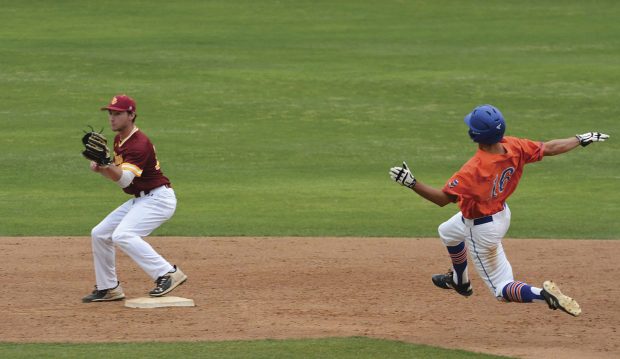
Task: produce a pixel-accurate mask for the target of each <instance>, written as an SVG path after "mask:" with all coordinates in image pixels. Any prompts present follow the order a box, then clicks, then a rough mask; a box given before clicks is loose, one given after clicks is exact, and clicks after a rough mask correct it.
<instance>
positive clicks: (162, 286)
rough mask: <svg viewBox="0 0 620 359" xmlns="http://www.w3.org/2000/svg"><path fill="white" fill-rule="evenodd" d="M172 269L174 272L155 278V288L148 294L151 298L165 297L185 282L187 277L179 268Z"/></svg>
mask: <svg viewBox="0 0 620 359" xmlns="http://www.w3.org/2000/svg"><path fill="white" fill-rule="evenodd" d="M174 269H175V271H174V272H168V273H166V274H164V275H163V276H161V277H159V278H157V280H156V281H155V285H156V286H155V288H154V289H153V290H152V291H150V292H149V295H150V296H151V297H161V296H163V295H166V294H168V293H170V292H171V291H172V290H173V289H174V288H176V287H178V286H180V285H181V284H183V283H184V282H185V281H186V280H187V276H186V275H185V273H183V272H182V271H181V269H180V268H177V266H174Z"/></svg>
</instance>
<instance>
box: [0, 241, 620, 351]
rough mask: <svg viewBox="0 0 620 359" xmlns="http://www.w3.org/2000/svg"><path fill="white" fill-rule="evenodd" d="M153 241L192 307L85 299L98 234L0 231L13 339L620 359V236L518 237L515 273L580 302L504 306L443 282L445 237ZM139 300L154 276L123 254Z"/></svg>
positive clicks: (0, 329)
mask: <svg viewBox="0 0 620 359" xmlns="http://www.w3.org/2000/svg"><path fill="white" fill-rule="evenodd" d="M149 243H151V244H152V245H153V246H154V247H155V248H156V249H157V250H158V251H159V252H160V253H161V254H163V255H164V256H165V257H166V258H167V259H169V260H171V261H172V262H174V263H176V264H178V265H179V266H180V267H181V268H182V269H183V271H184V272H185V273H186V274H187V275H188V276H189V280H188V282H187V283H186V284H184V285H183V286H181V287H179V288H178V289H176V290H175V291H174V292H173V294H174V295H176V296H181V297H187V298H191V299H193V300H194V301H195V302H196V305H197V306H196V307H193V308H157V309H130V308H126V307H124V306H123V302H122V301H121V302H110V303H90V304H83V303H81V301H80V299H81V297H82V296H84V295H86V294H88V293H89V292H90V291H91V290H92V288H93V287H92V286H93V284H94V273H93V269H92V256H91V249H90V238H85V237H49V238H48V237H46V238H43V237H36V238H31V237H19V238H18V237H9V238H0V253H2V267H1V271H0V279H1V280H2V283H3V284H4V287H3V290H2V291H0V303H1V304H0V305H1V309H2V313H3V320H2V321H0V333H1V340H2V341H4V342H136V341H204V340H232V339H263V338H273V339H283V338H318V337H343V336H369V337H375V338H385V339H396V340H402V341H406V342H412V343H420V344H428V345H433V346H439V347H444V348H458V349H465V350H471V351H477V352H485V353H493V354H502V355H509V356H514V357H520V358H540V357H546V358H551V357H554V358H560V357H561V358H617V357H619V356H620V339H619V338H620V335H619V334H618V329H619V328H618V327H620V309H618V308H620V286H618V284H617V277H618V275H617V271H618V265H617V261H618V258H620V241H601V240H532V239H518V240H517V239H507V240H505V241H504V246H505V248H506V252H507V255H508V259H509V260H510V262H511V264H512V266H513V270H514V273H515V278H516V279H518V280H523V281H526V282H528V283H530V284H533V285H537V286H540V285H541V284H542V282H543V281H544V280H546V279H552V280H554V281H555V282H556V283H558V284H559V286H560V288H561V289H562V290H563V291H564V292H565V293H566V294H568V295H570V296H573V297H574V298H575V299H577V301H578V302H579V303H580V304H581V307H582V309H583V314H582V315H581V316H580V317H577V318H573V317H571V316H569V315H567V314H565V313H562V312H560V311H551V310H549V309H548V308H547V306H546V305H545V304H543V303H534V304H515V303H500V302H497V301H496V300H495V299H494V298H493V296H492V295H491V293H490V291H489V290H488V289H487V288H486V287H485V286H484V284H483V283H482V281H481V280H480V278H478V277H477V274H475V273H474V272H473V268H470V276H471V277H472V278H473V287H474V295H473V296H472V297H469V298H464V297H461V296H459V295H457V294H455V293H454V292H452V291H448V290H441V289H438V288H435V287H434V286H433V284H432V283H431V280H430V277H431V275H432V274H433V273H440V272H444V271H446V270H447V269H448V268H449V266H450V263H449V259H448V255H447V252H446V250H445V248H444V247H443V246H442V244H441V242H440V241H439V240H438V239H415V238H283V237H281V238H256V237H242V238H230V237H227V238H216V237H208V238H190V237H153V238H149ZM117 261H118V263H117V270H118V274H119V278H120V280H121V282H122V285H123V288H124V289H125V294H126V295H127V297H128V298H135V297H141V296H145V294H146V293H147V292H148V290H150V289H152V286H153V283H152V282H151V280H150V279H149V278H148V277H147V276H146V274H145V273H144V272H142V270H141V269H140V268H138V267H137V265H136V264H135V263H134V262H132V261H131V260H130V259H129V258H128V257H127V256H126V255H124V254H123V253H122V252H120V251H118V252H117Z"/></svg>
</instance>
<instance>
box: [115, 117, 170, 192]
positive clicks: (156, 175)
mask: <svg viewBox="0 0 620 359" xmlns="http://www.w3.org/2000/svg"><path fill="white" fill-rule="evenodd" d="M114 164H115V165H117V166H120V167H121V169H122V170H124V171H125V170H126V171H131V172H133V173H134V174H135V175H136V177H134V179H133V181H132V182H131V184H130V185H129V186H127V187H125V188H123V191H125V193H129V194H133V195H137V194H139V193H140V191H150V190H152V189H153V188H157V187H160V186H163V185H170V181H169V180H168V178H166V177H165V176H164V174H163V173H162V172H161V169H160V168H159V161H158V160H157V156H156V154H155V147H154V146H153V144H152V143H151V141H150V140H149V138H148V137H146V135H145V134H144V133H142V131H140V130H139V129H138V128H137V127H136V128H134V130H133V131H131V133H130V134H129V136H128V137H127V138H126V139H124V140H123V141H121V137H120V135H118V134H117V135H116V137H114Z"/></svg>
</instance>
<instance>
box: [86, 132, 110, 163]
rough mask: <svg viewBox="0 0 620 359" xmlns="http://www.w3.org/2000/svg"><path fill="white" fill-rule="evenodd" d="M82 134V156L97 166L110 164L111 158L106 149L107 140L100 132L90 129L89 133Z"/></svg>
mask: <svg viewBox="0 0 620 359" xmlns="http://www.w3.org/2000/svg"><path fill="white" fill-rule="evenodd" d="M84 132H85V134H84V136H83V137H82V143H83V144H84V151H83V152H82V155H83V156H84V157H86V158H87V159H89V160H91V161H94V162H96V163H97V165H99V166H107V165H109V164H110V163H112V157H111V156H110V150H109V149H108V140H107V139H106V138H105V136H104V135H103V134H102V133H101V132H96V131H95V130H94V129H92V127H91V131H90V132H86V131H84Z"/></svg>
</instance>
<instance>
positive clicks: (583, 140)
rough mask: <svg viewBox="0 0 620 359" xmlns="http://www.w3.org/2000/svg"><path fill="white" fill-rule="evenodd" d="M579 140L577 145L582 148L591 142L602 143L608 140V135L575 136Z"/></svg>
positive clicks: (586, 134)
mask: <svg viewBox="0 0 620 359" xmlns="http://www.w3.org/2000/svg"><path fill="white" fill-rule="evenodd" d="M575 137H577V139H578V140H579V144H580V145H581V146H583V147H586V146H587V145H589V144H591V143H592V142H603V141H605V140H606V139H608V138H609V135H606V134H604V133H600V132H588V133H584V134H583V135H575Z"/></svg>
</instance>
